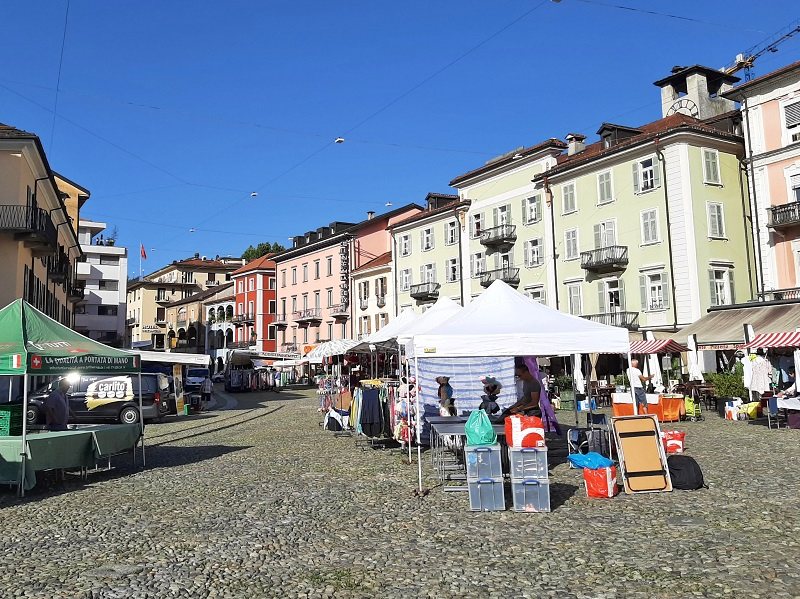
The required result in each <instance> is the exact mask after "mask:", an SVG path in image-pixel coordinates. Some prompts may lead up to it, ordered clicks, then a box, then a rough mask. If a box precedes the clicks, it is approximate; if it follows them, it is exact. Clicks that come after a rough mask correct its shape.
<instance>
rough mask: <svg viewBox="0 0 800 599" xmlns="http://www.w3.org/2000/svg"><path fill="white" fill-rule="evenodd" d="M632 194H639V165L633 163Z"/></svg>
mask: <svg viewBox="0 0 800 599" xmlns="http://www.w3.org/2000/svg"><path fill="white" fill-rule="evenodd" d="M633 193H639V163H638V162H634V163H633Z"/></svg>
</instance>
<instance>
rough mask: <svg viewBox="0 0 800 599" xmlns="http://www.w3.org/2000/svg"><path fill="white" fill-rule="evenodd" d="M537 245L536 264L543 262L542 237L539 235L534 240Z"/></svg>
mask: <svg viewBox="0 0 800 599" xmlns="http://www.w3.org/2000/svg"><path fill="white" fill-rule="evenodd" d="M536 241H537V245H538V246H539V260H538V261H537V262H536V263H537V264H544V238H543V237H539V239H537V240H536Z"/></svg>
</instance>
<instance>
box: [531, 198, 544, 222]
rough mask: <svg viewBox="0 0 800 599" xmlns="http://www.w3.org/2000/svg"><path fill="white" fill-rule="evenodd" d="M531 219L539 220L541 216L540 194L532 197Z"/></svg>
mask: <svg viewBox="0 0 800 599" xmlns="http://www.w3.org/2000/svg"><path fill="white" fill-rule="evenodd" d="M533 209H534V212H533V220H535V221H537V222H538V221H539V220H541V218H542V196H541V195H537V196H535V197H534V198H533Z"/></svg>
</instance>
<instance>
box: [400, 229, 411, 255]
mask: <svg viewBox="0 0 800 599" xmlns="http://www.w3.org/2000/svg"><path fill="white" fill-rule="evenodd" d="M400 255H401V256H410V255H411V236H410V235H409V234H408V233H406V234H405V235H401V236H400Z"/></svg>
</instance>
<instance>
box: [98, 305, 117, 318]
mask: <svg viewBox="0 0 800 599" xmlns="http://www.w3.org/2000/svg"><path fill="white" fill-rule="evenodd" d="M97 313H98V314H99V315H100V316H116V315H117V306H97Z"/></svg>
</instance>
